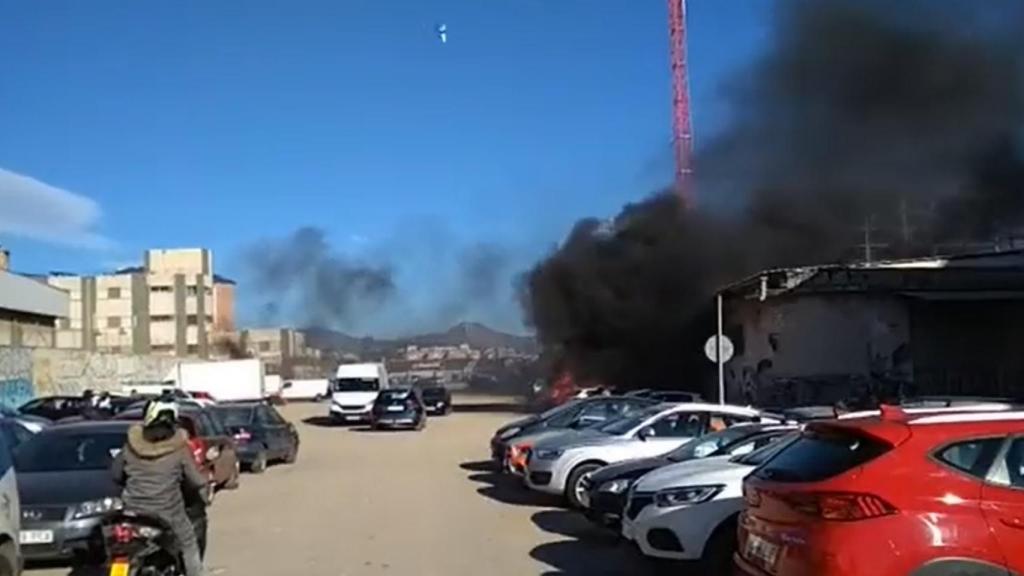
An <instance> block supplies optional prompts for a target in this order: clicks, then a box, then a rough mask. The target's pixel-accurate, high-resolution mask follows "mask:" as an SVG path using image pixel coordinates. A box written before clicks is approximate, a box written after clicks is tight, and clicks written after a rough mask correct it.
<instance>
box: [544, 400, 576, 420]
mask: <svg viewBox="0 0 1024 576" xmlns="http://www.w3.org/2000/svg"><path fill="white" fill-rule="evenodd" d="M579 404H580V401H579V400H573V401H572V402H566V403H565V404H562V405H561V406H555V407H554V408H549V409H547V410H545V411H544V412H541V413H540V416H539V418H540V419H541V420H548V419H550V418H553V417H555V416H557V415H559V414H561V413H562V412H565V411H566V410H570V409H573V408H575V407H577V406H579Z"/></svg>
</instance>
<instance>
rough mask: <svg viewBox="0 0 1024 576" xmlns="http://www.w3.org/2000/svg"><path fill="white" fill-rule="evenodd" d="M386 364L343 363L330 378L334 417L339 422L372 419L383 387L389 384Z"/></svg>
mask: <svg viewBox="0 0 1024 576" xmlns="http://www.w3.org/2000/svg"><path fill="white" fill-rule="evenodd" d="M390 387H391V386H390V384H389V383H388V371H387V369H386V368H385V367H384V365H383V364H379V363H363V364H342V365H340V366H338V371H337V373H336V374H335V378H334V380H332V381H331V388H330V391H331V409H330V416H331V419H332V420H334V421H336V422H369V421H370V411H371V410H372V408H373V403H374V402H375V401H376V400H377V395H378V394H379V393H380V391H381V390H387V389H388V388H390Z"/></svg>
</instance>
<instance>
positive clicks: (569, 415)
mask: <svg viewBox="0 0 1024 576" xmlns="http://www.w3.org/2000/svg"><path fill="white" fill-rule="evenodd" d="M589 404H592V402H588V403H580V404H576V405H574V406H572V407H571V408H568V409H566V410H563V411H561V412H558V413H556V414H555V415H554V416H552V417H551V418H548V421H547V422H548V426H550V427H552V428H565V427H567V426H569V425H570V424H572V423H573V422H575V421H576V419H577V418H578V417H579V415H580V412H581V411H582V410H583V409H584V408H585V407H586V406H587V405H589Z"/></svg>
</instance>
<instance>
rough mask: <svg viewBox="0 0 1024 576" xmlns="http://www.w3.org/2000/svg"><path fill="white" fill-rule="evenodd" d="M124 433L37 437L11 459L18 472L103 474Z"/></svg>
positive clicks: (112, 458) (119, 448)
mask: <svg viewBox="0 0 1024 576" xmlns="http://www.w3.org/2000/svg"><path fill="white" fill-rule="evenodd" d="M126 437H127V433H126V432H105V433H101V434H97V433H89V432H83V433H80V434H67V433H59V434H41V435H39V436H36V437H34V438H32V439H31V440H29V441H28V442H26V443H25V444H24V445H22V446H21V447H20V448H19V450H18V451H17V452H16V453H15V456H14V466H15V469H16V470H17V471H18V472H74V471H82V470H106V469H108V468H110V464H111V463H112V462H113V461H114V457H115V456H117V454H118V453H119V452H120V451H121V448H122V447H123V446H124V443H125V439H126Z"/></svg>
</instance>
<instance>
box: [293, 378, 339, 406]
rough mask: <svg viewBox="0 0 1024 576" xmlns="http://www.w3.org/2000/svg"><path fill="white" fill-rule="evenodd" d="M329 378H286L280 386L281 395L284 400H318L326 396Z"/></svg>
mask: <svg viewBox="0 0 1024 576" xmlns="http://www.w3.org/2000/svg"><path fill="white" fill-rule="evenodd" d="M329 386H330V380H328V379H327V378H318V379H315V380H287V381H285V383H284V386H283V387H282V388H281V397H283V398H284V399H285V400H316V401H317V402H319V401H320V400H323V399H324V398H326V397H327V390H328V387H329Z"/></svg>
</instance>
